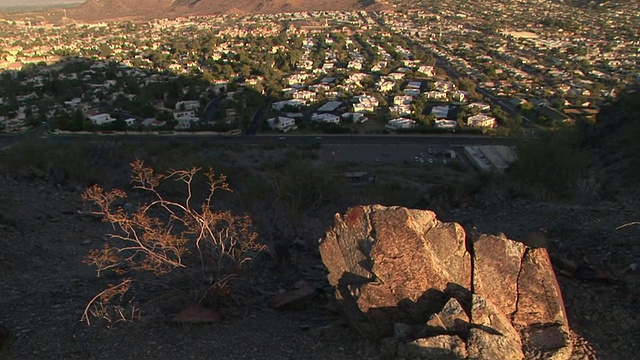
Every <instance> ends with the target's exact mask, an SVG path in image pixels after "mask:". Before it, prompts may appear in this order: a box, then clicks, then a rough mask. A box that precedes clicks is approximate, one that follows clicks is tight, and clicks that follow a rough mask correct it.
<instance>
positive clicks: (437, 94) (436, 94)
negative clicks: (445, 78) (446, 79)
mask: <svg viewBox="0 0 640 360" xmlns="http://www.w3.org/2000/svg"><path fill="white" fill-rule="evenodd" d="M425 96H426V97H427V99H432V100H441V101H446V100H447V93H446V92H444V91H427V92H426V93H425Z"/></svg>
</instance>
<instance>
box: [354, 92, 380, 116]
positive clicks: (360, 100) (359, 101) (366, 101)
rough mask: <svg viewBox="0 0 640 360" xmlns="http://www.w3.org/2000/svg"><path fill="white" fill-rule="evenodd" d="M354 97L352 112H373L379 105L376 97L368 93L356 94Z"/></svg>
mask: <svg viewBox="0 0 640 360" xmlns="http://www.w3.org/2000/svg"><path fill="white" fill-rule="evenodd" d="M354 99H355V101H356V102H355V103H353V112H374V111H376V107H378V105H379V102H378V99H376V98H375V97H373V96H369V95H358V96H356V97H355V98H354Z"/></svg>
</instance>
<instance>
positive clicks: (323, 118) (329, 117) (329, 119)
mask: <svg viewBox="0 0 640 360" xmlns="http://www.w3.org/2000/svg"><path fill="white" fill-rule="evenodd" d="M311 121H316V122H325V123H335V124H339V123H340V117H339V116H338V115H333V114H329V113H322V114H318V113H313V114H312V115H311Z"/></svg>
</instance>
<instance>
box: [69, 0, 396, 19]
mask: <svg viewBox="0 0 640 360" xmlns="http://www.w3.org/2000/svg"><path fill="white" fill-rule="evenodd" d="M387 8H388V6H387V5H384V4H382V3H378V2H376V1H371V0H341V1H335V0H87V1H86V2H85V3H83V4H82V5H80V6H78V7H76V8H73V9H70V10H69V11H68V12H67V16H68V17H69V18H72V19H75V20H79V21H100V20H116V19H134V18H138V19H147V18H160V17H168V18H171V17H177V16H189V15H213V14H228V13H277V12H296V11H317V10H384V9H387Z"/></svg>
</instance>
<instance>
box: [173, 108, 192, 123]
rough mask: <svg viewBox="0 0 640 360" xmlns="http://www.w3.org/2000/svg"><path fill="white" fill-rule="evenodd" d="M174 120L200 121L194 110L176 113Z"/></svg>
mask: <svg viewBox="0 0 640 360" xmlns="http://www.w3.org/2000/svg"><path fill="white" fill-rule="evenodd" d="M173 118H174V119H175V120H178V121H183V120H192V119H195V120H197V119H198V118H197V117H196V112H195V111H193V110H184V111H174V112H173Z"/></svg>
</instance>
